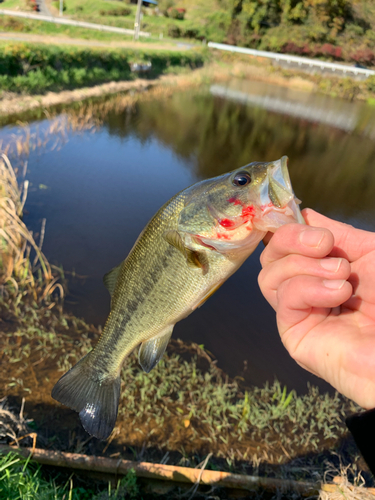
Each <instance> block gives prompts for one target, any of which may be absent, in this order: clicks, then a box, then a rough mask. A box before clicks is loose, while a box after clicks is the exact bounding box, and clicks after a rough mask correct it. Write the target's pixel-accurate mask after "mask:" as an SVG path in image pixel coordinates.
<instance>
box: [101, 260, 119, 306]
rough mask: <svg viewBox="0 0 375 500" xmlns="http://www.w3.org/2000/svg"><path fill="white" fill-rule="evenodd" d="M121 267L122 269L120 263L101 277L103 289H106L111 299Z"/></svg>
mask: <svg viewBox="0 0 375 500" xmlns="http://www.w3.org/2000/svg"><path fill="white" fill-rule="evenodd" d="M121 267H122V262H121V264H119V265H118V266H116V267H114V268H113V269H111V270H110V271H109V272H108V273H107V274H105V275H104V277H103V283H104V285H105V287H106V288H107V290H108V291H109V293H110V294H111V297H112V295H113V292H114V290H115V287H116V283H117V279H118V277H119V274H120V270H121Z"/></svg>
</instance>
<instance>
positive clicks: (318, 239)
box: [260, 224, 334, 267]
mask: <svg viewBox="0 0 375 500" xmlns="http://www.w3.org/2000/svg"><path fill="white" fill-rule="evenodd" d="M333 245H334V239H333V235H332V233H331V232H330V231H329V230H328V229H325V228H322V227H320V228H317V227H309V226H305V225H302V224H286V225H285V226H281V227H280V228H279V229H278V230H277V231H276V232H275V234H274V235H273V236H272V238H271V239H270V241H269V243H268V245H267V246H266V248H265V249H264V250H263V252H262V254H261V256H260V263H261V264H262V267H265V266H266V265H268V264H270V263H271V262H274V261H276V260H279V259H282V258H283V257H285V256H286V255H288V254H299V255H305V256H306V257H314V258H323V257H325V256H326V255H328V254H329V253H330V252H331V250H332V248H333Z"/></svg>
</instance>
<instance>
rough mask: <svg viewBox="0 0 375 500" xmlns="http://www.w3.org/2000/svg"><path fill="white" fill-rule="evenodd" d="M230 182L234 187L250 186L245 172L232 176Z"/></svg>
mask: <svg viewBox="0 0 375 500" xmlns="http://www.w3.org/2000/svg"><path fill="white" fill-rule="evenodd" d="M232 182H233V184H234V185H235V186H241V187H242V186H246V185H247V184H250V182H251V176H250V174H248V173H247V172H239V173H238V174H236V175H235V176H234V179H233V181H232Z"/></svg>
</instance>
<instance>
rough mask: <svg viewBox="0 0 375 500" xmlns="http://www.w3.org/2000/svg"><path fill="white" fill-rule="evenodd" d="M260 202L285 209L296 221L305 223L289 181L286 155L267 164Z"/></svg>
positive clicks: (273, 207)
mask: <svg viewBox="0 0 375 500" xmlns="http://www.w3.org/2000/svg"><path fill="white" fill-rule="evenodd" d="M260 202H261V206H263V207H267V206H270V207H272V210H275V207H276V210H277V209H280V210H286V212H289V213H290V215H293V216H294V217H295V219H296V221H297V222H299V223H301V224H305V221H304V219H303V217H302V214H301V211H300V209H299V206H298V205H299V204H300V203H301V201H300V200H299V199H298V198H297V197H296V196H295V194H294V191H293V187H292V183H291V181H290V176H289V171H288V157H287V156H283V157H282V158H280V159H279V160H276V161H274V162H272V163H271V164H269V166H268V168H267V179H266V180H265V181H264V183H263V185H262V188H261V190H260ZM270 209H271V208H270ZM266 211H268V210H267V209H266Z"/></svg>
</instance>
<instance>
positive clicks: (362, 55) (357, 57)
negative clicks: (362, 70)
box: [350, 49, 375, 66]
mask: <svg viewBox="0 0 375 500" xmlns="http://www.w3.org/2000/svg"><path fill="white" fill-rule="evenodd" d="M350 59H351V60H352V61H355V62H356V63H359V64H366V65H370V66H371V65H373V64H375V53H374V52H373V51H372V50H370V49H360V50H357V51H356V52H353V53H352V54H351V55H350Z"/></svg>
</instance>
